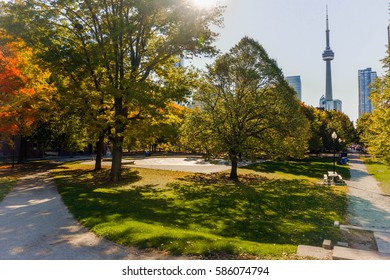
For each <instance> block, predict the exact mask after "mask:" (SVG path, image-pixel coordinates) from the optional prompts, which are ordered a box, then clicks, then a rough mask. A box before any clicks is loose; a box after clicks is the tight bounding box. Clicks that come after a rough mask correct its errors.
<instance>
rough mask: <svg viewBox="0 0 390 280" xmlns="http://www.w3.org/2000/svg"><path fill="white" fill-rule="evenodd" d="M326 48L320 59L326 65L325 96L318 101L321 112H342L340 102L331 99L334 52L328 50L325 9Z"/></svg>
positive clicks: (327, 18)
mask: <svg viewBox="0 0 390 280" xmlns="http://www.w3.org/2000/svg"><path fill="white" fill-rule="evenodd" d="M325 32H326V48H325V51H324V52H323V53H322V59H323V60H324V61H325V63H326V82H325V96H322V97H321V99H320V108H322V109H323V110H327V111H330V110H336V111H339V112H341V111H342V102H341V100H338V99H333V90H332V69H331V63H330V62H331V61H332V60H333V59H334V52H333V51H332V49H331V48H330V30H329V17H328V7H326V31H325Z"/></svg>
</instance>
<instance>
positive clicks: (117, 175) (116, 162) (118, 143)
mask: <svg viewBox="0 0 390 280" xmlns="http://www.w3.org/2000/svg"><path fill="white" fill-rule="evenodd" d="M122 144H123V137H118V136H116V137H115V138H114V139H113V141H112V151H111V152H112V165H111V171H110V181H111V182H118V181H120V179H121V177H122V176H121V174H122V153H123V150H122V146H123V145H122Z"/></svg>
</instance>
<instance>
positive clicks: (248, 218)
mask: <svg viewBox="0 0 390 280" xmlns="http://www.w3.org/2000/svg"><path fill="white" fill-rule="evenodd" d="M129 172H130V173H129V181H128V184H127V185H126V186H123V185H122V186H119V185H106V184H105V183H101V182H99V176H101V174H99V175H96V174H92V175H91V174H90V173H86V171H74V170H69V171H61V172H59V175H61V174H62V175H63V176H68V177H63V178H61V176H59V178H58V179H57V180H58V183H59V185H60V187H59V190H60V192H61V194H62V195H63V198H64V201H65V203H66V204H67V205H68V206H69V209H70V210H71V212H72V213H73V214H74V216H75V217H76V218H77V219H79V220H81V221H82V222H83V223H84V224H85V225H86V226H88V227H90V228H95V227H101V226H103V227H104V226H105V225H107V227H108V228H110V227H112V230H113V231H115V228H121V227H123V224H124V222H129V226H128V230H130V231H131V230H132V228H133V229H134V228H138V227H142V226H146V225H149V226H150V225H154V226H155V228H156V229H157V228H158V229H159V230H162V231H163V233H162V234H158V235H157V236H155V237H151V238H146V239H145V240H149V239H151V240H153V239H156V241H153V242H151V243H150V244H149V245H148V246H151V247H154V246H155V245H156V244H155V242H157V243H158V242H161V244H165V243H166V241H165V240H164V236H166V234H169V232H171V231H175V230H178V231H179V232H180V233H177V236H174V237H172V238H173V239H175V240H176V241H177V242H184V241H183V240H187V239H188V238H189V236H193V235H195V236H198V238H199V239H201V238H203V237H202V236H204V234H206V235H212V236H221V237H226V238H232V239H237V240H244V241H253V242H258V243H275V244H295V245H298V244H313V245H320V244H321V242H322V240H323V238H324V237H326V238H331V237H332V236H334V235H335V234H336V233H335V230H334V228H333V222H334V220H336V219H337V220H340V217H339V215H338V214H337V213H340V215H342V211H344V208H343V207H344V206H345V205H344V201H343V198H342V197H341V194H337V193H334V192H332V191H331V189H330V188H323V187H315V186H312V185H311V184H310V183H309V182H307V181H305V180H268V179H266V178H263V177H254V178H253V180H250V178H249V177H248V178H246V180H245V181H244V182H243V181H242V182H240V183H234V182H231V181H225V180H223V179H221V180H218V178H217V177H216V178H214V177H212V176H217V175H210V177H207V175H196V176H190V177H186V178H184V179H182V181H179V182H176V183H171V184H168V185H167V186H166V187H165V188H156V187H155V186H153V185H147V186H131V183H132V182H133V183H134V182H137V181H139V180H140V177H139V174H138V173H137V172H134V171H129ZM221 176H226V175H221ZM96 181H97V182H96ZM335 213H336V214H335ZM133 222H136V224H133ZM139 223H141V225H140V224H139ZM147 228H148V227H147ZM123 230H126V229H123ZM123 230H121V231H123ZM148 230H151V231H153V229H150V228H148ZM164 230H166V231H165V232H164ZM197 232H198V234H197ZM121 238H122V237H121ZM114 239H115V238H114ZM129 240H131V237H129ZM145 242H146V241H145ZM146 243H147V242H146ZM147 244H148V243H147Z"/></svg>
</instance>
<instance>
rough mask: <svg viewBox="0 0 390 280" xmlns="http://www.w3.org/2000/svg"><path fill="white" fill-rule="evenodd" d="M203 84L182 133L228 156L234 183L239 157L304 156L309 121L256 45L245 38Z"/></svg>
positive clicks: (221, 58)
mask: <svg viewBox="0 0 390 280" xmlns="http://www.w3.org/2000/svg"><path fill="white" fill-rule="evenodd" d="M202 81H203V82H201V86H200V88H199V90H198V91H197V93H196V94H195V95H194V100H195V104H196V105H197V107H198V109H195V110H194V111H193V114H192V115H190V116H189V117H188V119H187V121H186V122H187V123H186V124H185V127H187V129H186V130H184V135H185V137H186V139H193V138H196V137H197V136H200V137H201V139H207V138H208V139H211V140H209V141H206V142H204V143H203V145H201V143H199V141H196V142H195V143H196V144H197V145H200V146H203V147H204V149H205V150H208V151H209V152H212V153H226V154H227V155H228V157H229V159H230V161H231V162H232V170H231V174H230V178H231V179H233V180H237V179H238V175H237V163H238V160H239V158H240V157H246V158H248V157H249V158H252V157H256V156H260V155H268V156H271V157H274V158H278V157H286V156H302V155H303V154H304V152H305V151H306V147H307V145H306V143H307V141H306V140H307V138H308V122H307V120H306V118H305V116H304V115H303V113H302V111H301V109H300V106H299V102H298V100H297V99H296V97H295V92H294V91H293V89H292V88H291V87H290V86H288V84H287V82H286V81H285V79H284V77H283V74H282V71H281V70H280V69H279V68H278V66H277V64H276V62H275V61H274V60H273V59H270V58H269V57H268V54H267V53H266V51H265V50H264V48H263V47H262V46H261V45H260V44H259V43H258V42H256V41H255V40H253V39H250V38H248V37H245V38H243V39H241V41H240V42H239V43H238V44H237V45H236V46H234V47H233V48H232V49H231V50H230V51H229V52H228V53H226V54H224V55H221V56H219V57H218V58H217V59H216V61H215V62H214V63H213V64H212V65H210V66H209V67H208V71H207V73H204V75H203V76H202ZM199 120H201V121H199ZM209 142H213V144H212V145H209ZM189 144H191V143H190V142H189V141H187V145H189ZM207 146H208V147H207Z"/></svg>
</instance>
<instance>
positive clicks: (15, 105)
mask: <svg viewBox="0 0 390 280" xmlns="http://www.w3.org/2000/svg"><path fill="white" fill-rule="evenodd" d="M0 42H1V43H0V45H1V47H0V137H1V138H2V140H4V141H7V142H10V139H11V138H12V137H11V136H16V135H19V136H22V137H27V136H30V135H31V134H33V132H34V131H35V129H36V127H37V124H38V122H39V121H41V120H45V119H46V118H47V116H48V114H47V112H48V107H49V102H50V100H51V96H52V94H53V93H54V92H55V87H54V86H53V85H52V84H51V83H50V82H49V77H50V72H49V71H47V70H43V69H42V68H41V67H40V66H39V65H38V64H37V63H36V61H34V57H33V53H32V49H31V48H29V47H27V46H26V45H25V43H24V42H23V41H22V40H11V39H10V38H9V36H7V35H6V34H5V33H4V32H2V31H0ZM11 144H13V143H11Z"/></svg>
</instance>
